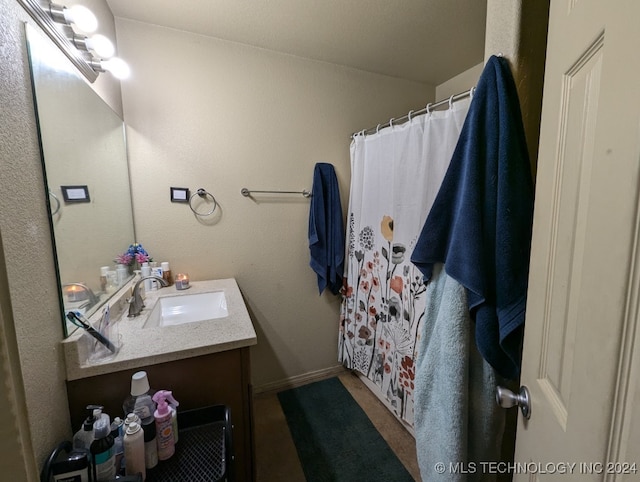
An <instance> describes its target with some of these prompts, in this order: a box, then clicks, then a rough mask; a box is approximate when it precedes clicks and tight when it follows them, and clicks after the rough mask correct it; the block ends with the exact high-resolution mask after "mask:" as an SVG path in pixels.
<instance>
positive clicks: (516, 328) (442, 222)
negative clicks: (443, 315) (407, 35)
mask: <svg viewBox="0 0 640 482" xmlns="http://www.w3.org/2000/svg"><path fill="white" fill-rule="evenodd" d="M530 169H531V168H530V164H529V159H528V153H527V147H526V141H525V137H524V129H523V126H522V118H521V114H520V104H519V102H518V94H517V92H516V87H515V84H514V81H513V77H512V76H511V71H510V70H509V64H508V63H507V61H506V59H504V58H498V57H495V56H492V57H491V58H490V59H489V61H488V62H487V65H486V66H485V68H484V70H483V72H482V75H481V76H480V80H479V81H478V85H477V88H476V92H475V95H474V97H473V101H472V103H471V106H470V108H469V113H468V115H467V118H466V119H465V124H464V126H463V128H462V132H461V134H460V138H459V140H458V144H457V146H456V149H455V151H454V153H453V157H452V159H451V163H450V164H449V168H448V170H447V174H446V175H445V178H444V181H443V183H442V186H441V187H440V190H439V191H438V195H437V197H436V200H435V202H434V205H433V208H432V209H431V211H430V213H429V216H428V217H427V220H426V222H425V224H424V226H423V228H422V232H421V234H420V237H419V239H418V242H417V243H416V247H415V249H414V251H413V254H412V256H411V261H412V262H413V263H414V264H415V265H416V266H418V268H419V269H420V270H421V271H422V273H423V274H424V275H425V277H426V279H429V278H430V277H431V275H432V269H433V264H434V263H437V262H443V263H445V265H446V267H447V273H448V274H449V276H451V277H452V278H454V279H455V280H457V281H458V282H459V283H460V284H462V285H463V286H464V287H465V288H466V289H467V299H468V304H469V309H470V311H471V316H472V318H473V319H474V321H475V323H476V343H477V345H478V349H479V350H480V353H481V354H482V356H483V357H484V358H485V359H486V360H487V361H488V362H489V363H490V364H491V365H492V366H493V367H494V368H495V369H496V370H497V371H498V373H500V374H501V375H503V376H504V377H506V378H510V379H515V378H517V377H518V375H519V373H520V362H521V351H522V334H523V328H524V311H525V304H526V294H527V278H528V271H529V254H530V248H531V224H532V219H533V181H532V178H531V171H530Z"/></svg>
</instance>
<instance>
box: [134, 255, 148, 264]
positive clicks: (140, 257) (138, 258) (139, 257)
mask: <svg viewBox="0 0 640 482" xmlns="http://www.w3.org/2000/svg"><path fill="white" fill-rule="evenodd" d="M147 261H149V255H148V254H146V253H136V262H137V263H138V264H142V263H146V262H147Z"/></svg>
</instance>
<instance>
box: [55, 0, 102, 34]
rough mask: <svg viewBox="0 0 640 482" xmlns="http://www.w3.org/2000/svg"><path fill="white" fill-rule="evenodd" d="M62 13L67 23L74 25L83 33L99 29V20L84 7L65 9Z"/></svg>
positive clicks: (76, 6)
mask: <svg viewBox="0 0 640 482" xmlns="http://www.w3.org/2000/svg"><path fill="white" fill-rule="evenodd" d="M62 13H63V15H64V19H65V21H66V22H67V23H69V24H74V25H75V26H76V27H78V29H80V30H82V31H83V32H86V33H91V32H95V31H96V30H97V29H98V19H97V18H96V16H95V15H94V14H93V12H92V11H91V10H89V9H88V8H87V7H85V6H83V5H73V6H72V7H64V9H63V12H62Z"/></svg>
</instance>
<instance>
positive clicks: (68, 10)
mask: <svg viewBox="0 0 640 482" xmlns="http://www.w3.org/2000/svg"><path fill="white" fill-rule="evenodd" d="M18 3H20V4H21V5H22V7H23V8H24V9H25V10H26V11H27V12H28V13H29V15H31V16H32V17H33V19H34V20H35V21H36V23H37V24H38V25H39V26H40V27H41V28H42V29H43V30H44V31H45V33H46V34H47V35H48V36H49V37H50V38H51V40H53V42H54V43H55V44H56V45H57V46H58V47H59V48H60V49H61V50H62V52H64V54H65V55H66V56H67V57H68V58H69V60H71V62H72V63H73V64H74V65H75V66H76V67H77V68H78V70H80V72H81V73H82V74H83V75H84V76H85V77H86V78H87V79H88V80H89V82H94V81H95V80H96V79H97V78H98V74H99V73H100V72H110V73H111V74H112V75H113V76H114V77H116V78H118V79H124V78H126V77H128V76H129V73H130V72H131V69H130V68H129V66H128V65H127V64H126V62H124V60H122V59H118V58H115V57H112V56H113V54H114V53H115V48H114V46H113V43H112V42H111V41H110V40H109V39H108V38H107V37H105V36H104V35H99V34H98V35H93V36H90V37H87V36H85V35H84V34H88V33H92V32H94V31H95V30H96V29H97V28H98V19H97V18H96V16H95V15H94V14H93V13H92V12H91V10H89V9H88V8H87V7H84V6H82V5H73V6H71V7H65V6H64V5H59V4H56V3H52V2H43V1H41V0H18ZM75 29H77V30H78V31H79V32H78V33H76V31H75ZM80 32H81V33H80Z"/></svg>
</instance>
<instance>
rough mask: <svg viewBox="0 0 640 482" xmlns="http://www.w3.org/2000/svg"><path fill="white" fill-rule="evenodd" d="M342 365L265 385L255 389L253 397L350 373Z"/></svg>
mask: <svg viewBox="0 0 640 482" xmlns="http://www.w3.org/2000/svg"><path fill="white" fill-rule="evenodd" d="M348 371H349V370H347V369H346V368H345V367H343V366H342V365H336V366H334V367H330V368H323V369H322V370H317V371H315V372H309V373H303V374H302V375H296V376H295V377H289V378H285V379H283V380H278V381H275V382H271V383H265V384H264V385H260V386H258V387H253V395H254V396H255V395H264V394H267V395H268V394H271V393H275V392H281V391H282V390H288V389H290V388H296V387H299V386H301V385H306V384H307V383H312V382H317V381H320V380H324V379H325V378H331V377H335V376H337V375H341V374H343V373H346V372H348Z"/></svg>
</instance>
